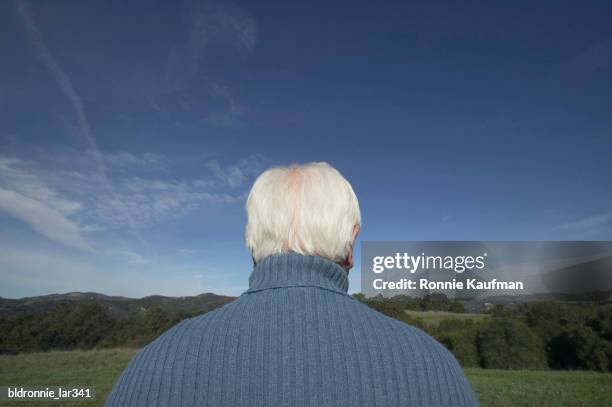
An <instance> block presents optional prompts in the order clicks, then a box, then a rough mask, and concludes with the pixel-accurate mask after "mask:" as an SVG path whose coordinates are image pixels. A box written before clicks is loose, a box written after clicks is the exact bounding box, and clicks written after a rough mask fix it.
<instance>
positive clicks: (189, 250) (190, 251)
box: [179, 249, 200, 255]
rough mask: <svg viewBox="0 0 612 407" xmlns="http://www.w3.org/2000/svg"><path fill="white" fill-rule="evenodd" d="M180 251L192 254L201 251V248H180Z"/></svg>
mask: <svg viewBox="0 0 612 407" xmlns="http://www.w3.org/2000/svg"><path fill="white" fill-rule="evenodd" d="M179 253H181V254H185V255H190V254H196V253H200V250H199V249H179Z"/></svg>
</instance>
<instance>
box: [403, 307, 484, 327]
mask: <svg viewBox="0 0 612 407" xmlns="http://www.w3.org/2000/svg"><path fill="white" fill-rule="evenodd" d="M404 312H406V314H408V315H410V316H411V317H413V318H421V319H422V320H423V322H424V323H425V324H426V325H429V326H434V325H438V324H439V323H440V322H441V321H442V320H445V319H460V320H466V319H471V320H473V321H474V322H478V321H482V320H483V319H486V318H489V315H487V314H469V313H464V314H459V313H456V312H447V311H411V310H406V311H404Z"/></svg>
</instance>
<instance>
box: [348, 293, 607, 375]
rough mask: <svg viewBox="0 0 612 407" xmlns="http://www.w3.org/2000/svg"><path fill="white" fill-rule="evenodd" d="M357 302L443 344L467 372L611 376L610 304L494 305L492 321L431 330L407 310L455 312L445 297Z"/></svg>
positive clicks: (452, 321)
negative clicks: (561, 371)
mask: <svg viewBox="0 0 612 407" xmlns="http://www.w3.org/2000/svg"><path fill="white" fill-rule="evenodd" d="M356 298H357V299H359V300H360V301H362V302H364V303H365V304H367V305H368V306H370V307H372V308H374V309H376V310H378V311H380V312H382V313H384V314H386V315H388V316H390V317H392V318H395V319H398V320H400V321H403V322H406V323H408V324H410V325H413V326H416V327H418V328H421V329H422V330H424V331H426V332H427V333H429V334H430V335H432V336H433V337H434V338H436V339H437V340H438V341H439V342H441V343H442V344H444V345H445V346H446V347H447V348H448V349H449V350H450V351H451V352H452V353H453V354H454V355H455V357H456V358H457V359H458V360H459V363H461V365H462V366H463V367H481V368H489V369H532V370H541V369H572V370H574V369H582V370H596V371H600V372H611V371H612V304H610V303H609V302H608V303H595V302H576V303H570V302H556V301H548V302H538V303H525V304H522V305H521V306H519V307H518V308H517V309H514V310H509V309H505V308H504V306H503V305H496V306H495V307H494V308H493V309H491V310H490V311H488V314H489V318H484V319H482V318H481V319H478V320H475V319H469V318H452V317H450V318H448V319H444V320H442V321H441V322H440V323H439V324H431V323H430V324H428V323H426V321H425V320H424V319H423V318H419V317H414V316H411V315H409V314H407V313H406V312H405V310H423V311H426V310H439V311H451V312H452V308H455V307H456V306H454V305H453V302H451V301H449V300H448V299H447V298H446V296H444V295H443V294H433V295H431V296H428V297H425V298H423V299H413V298H410V297H403V296H402V297H395V298H393V299H382V298H375V299H365V298H364V297H363V296H360V295H356Z"/></svg>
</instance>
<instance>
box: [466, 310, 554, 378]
mask: <svg viewBox="0 0 612 407" xmlns="http://www.w3.org/2000/svg"><path fill="white" fill-rule="evenodd" d="M477 345H478V350H479V354H480V362H481V365H482V367H484V368H488V369H532V370H536V369H546V368H547V364H546V353H545V351H544V345H543V343H542V341H541V340H540V338H538V337H537V336H536V335H535V334H534V333H533V332H532V331H531V330H530V329H529V327H527V325H525V324H524V323H523V322H521V321H519V320H516V319H511V318H492V319H491V320H490V321H487V322H486V323H483V328H482V329H481V330H480V332H479V333H478V336H477Z"/></svg>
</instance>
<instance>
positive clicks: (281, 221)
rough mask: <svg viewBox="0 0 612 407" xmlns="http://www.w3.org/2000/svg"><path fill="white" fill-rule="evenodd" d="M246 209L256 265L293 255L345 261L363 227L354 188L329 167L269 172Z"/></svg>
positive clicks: (316, 165)
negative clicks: (274, 258) (263, 261)
mask: <svg viewBox="0 0 612 407" xmlns="http://www.w3.org/2000/svg"><path fill="white" fill-rule="evenodd" d="M246 210H247V217H248V222H247V226H246V232H245V240H246V245H247V247H248V248H249V250H250V251H251V254H252V256H253V259H254V261H255V262H258V261H259V260H261V259H263V258H265V257H268V256H271V255H274V254H279V253H282V252H288V251H291V252H296V253H299V254H303V255H316V256H320V257H324V258H327V259H329V260H332V261H335V262H338V263H342V262H345V261H346V260H347V258H348V257H350V254H351V252H352V245H353V243H354V238H355V235H356V233H357V231H358V230H359V225H360V224H361V213H360V211H359V202H358V201H357V197H356V196H355V193H354V192H353V188H352V187H351V185H350V184H349V182H348V181H347V180H346V179H345V178H344V177H343V176H342V175H341V174H340V173H339V172H338V171H337V170H336V169H335V168H333V167H332V166H330V165H329V164H327V163H324V162H320V163H310V164H304V165H292V166H289V167H275V168H272V169H269V170H267V171H265V172H264V173H263V174H261V175H260V176H259V177H258V178H257V180H255V183H254V184H253V188H252V189H251V192H250V193H249V197H248V199H247V202H246Z"/></svg>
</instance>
